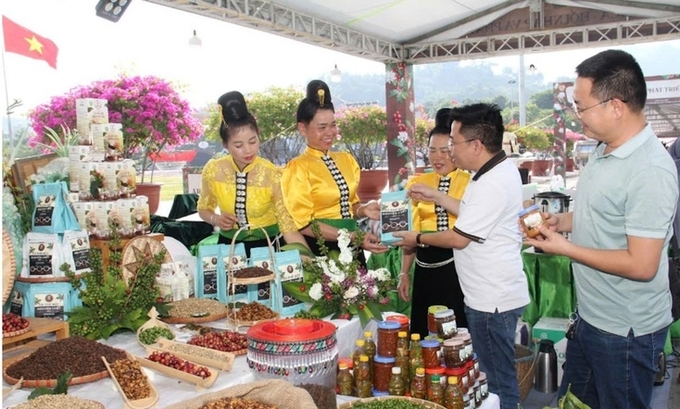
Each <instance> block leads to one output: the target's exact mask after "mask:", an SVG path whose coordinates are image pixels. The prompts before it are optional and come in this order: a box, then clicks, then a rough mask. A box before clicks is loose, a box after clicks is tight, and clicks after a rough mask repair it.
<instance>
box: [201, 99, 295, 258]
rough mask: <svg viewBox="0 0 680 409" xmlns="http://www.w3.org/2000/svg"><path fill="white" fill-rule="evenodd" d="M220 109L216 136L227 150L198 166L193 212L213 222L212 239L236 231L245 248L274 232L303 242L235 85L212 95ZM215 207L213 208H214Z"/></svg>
mask: <svg viewBox="0 0 680 409" xmlns="http://www.w3.org/2000/svg"><path fill="white" fill-rule="evenodd" d="M218 103H219V105H220V113H221V123H220V137H221V138H222V143H223V145H224V147H225V148H226V149H227V150H228V151H229V155H227V156H224V157H221V158H218V159H212V160H210V161H209V162H208V163H207V164H206V165H205V167H204V168H203V174H202V177H201V178H202V180H201V194H200V198H199V200H198V205H197V208H198V214H199V216H200V217H201V219H203V220H204V221H206V222H208V223H210V224H212V225H213V226H216V227H219V229H220V232H219V241H218V243H225V244H230V243H231V240H232V238H233V237H234V234H235V233H236V231H237V230H238V229H239V228H240V227H243V226H246V225H247V226H249V227H248V229H247V230H246V231H243V232H241V233H240V234H239V235H238V237H237V242H243V243H244V245H245V247H246V252H247V254H248V256H250V249H251V248H254V247H264V246H266V245H267V239H266V238H265V237H264V233H263V232H262V230H260V227H261V228H264V230H265V231H266V232H267V234H268V235H269V237H270V238H271V239H272V240H276V239H277V238H279V236H280V233H281V234H282V235H283V239H284V240H285V242H286V243H294V242H297V243H302V244H304V243H305V240H304V238H303V237H302V235H301V234H300V232H299V231H298V229H297V227H296V225H295V223H294V222H293V219H292V218H291V217H290V214H289V213H288V211H287V210H286V208H285V206H284V204H283V197H282V193H281V186H280V177H281V170H280V169H279V168H277V167H276V166H274V164H272V163H271V162H269V161H268V160H266V159H264V158H261V157H259V156H258V151H259V149H260V138H259V129H258V127H257V121H256V120H255V118H254V117H253V115H252V114H251V113H250V112H248V108H247V106H246V101H245V98H243V95H242V94H241V93H240V92H238V91H232V92H228V93H226V94H224V95H222V96H221V97H220V98H219V99H218ZM217 208H219V212H216V209H217Z"/></svg>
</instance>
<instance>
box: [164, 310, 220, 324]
mask: <svg viewBox="0 0 680 409" xmlns="http://www.w3.org/2000/svg"><path fill="white" fill-rule="evenodd" d="M228 315H229V310H227V309H226V308H225V309H224V313H222V314H210V315H207V316H205V317H158V319H160V320H161V321H163V322H167V323H168V324H203V323H206V322H213V321H219V320H222V319H225V318H227V316H228Z"/></svg>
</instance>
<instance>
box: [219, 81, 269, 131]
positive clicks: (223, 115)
mask: <svg viewBox="0 0 680 409" xmlns="http://www.w3.org/2000/svg"><path fill="white" fill-rule="evenodd" d="M217 103H218V104H220V138H222V142H224V143H227V142H228V141H229V137H230V136H231V135H232V133H233V132H234V130H235V129H240V128H243V127H244V126H250V127H252V128H253V129H254V130H255V132H256V133H257V134H258V135H259V133H260V129H259V128H258V127H257V121H256V120H255V117H254V116H253V115H252V114H251V113H250V112H248V105H246V99H245V98H244V97H243V94H241V93H240V92H238V91H231V92H227V93H226V94H222V96H221V97H219V98H218V99H217Z"/></svg>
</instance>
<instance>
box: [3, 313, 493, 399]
mask: <svg viewBox="0 0 680 409" xmlns="http://www.w3.org/2000/svg"><path fill="white" fill-rule="evenodd" d="M387 315H389V313H387ZM331 322H333V323H334V324H335V325H336V326H337V328H338V330H337V338H338V351H339V352H338V354H339V355H338V356H339V357H349V356H351V355H352V351H353V350H354V341H355V340H357V339H359V338H360V337H363V331H364V329H362V328H361V324H360V322H359V319H358V318H354V319H352V320H351V321H348V320H332V321H331ZM207 325H210V326H213V327H216V328H227V327H226V326H225V325H226V324H225V323H224V322H215V323H210V324H207ZM376 328H377V325H376V322H375V321H371V322H370V323H369V324H368V325H367V326H366V330H370V331H373V333H374V336H375V330H376ZM175 332H176V333H179V331H175ZM178 340H187V337H186V336H184V338H179V337H178ZM101 342H103V343H104V344H107V345H110V346H112V347H116V348H120V349H123V350H125V351H128V352H129V353H131V354H133V355H135V356H146V353H145V350H144V348H143V347H142V346H141V345H140V344H139V343H138V342H137V337H136V336H135V334H133V333H131V332H127V333H122V334H116V335H114V336H112V337H111V338H109V339H108V340H104V341H101ZM145 370H146V372H147V374H148V375H149V378H150V379H151V382H153V384H154V386H155V387H156V389H157V390H158V394H159V400H158V403H157V404H156V405H155V406H154V408H164V407H166V406H169V405H171V404H174V403H177V402H181V401H184V400H187V399H191V398H195V397H196V396H197V394H201V393H203V392H215V391H219V390H221V389H224V388H228V387H230V386H234V385H238V384H242V383H247V382H252V381H254V380H256V379H255V376H254V375H253V373H252V372H251V371H250V369H249V368H248V365H247V364H246V358H245V355H244V356H238V357H236V359H235V360H234V365H233V367H232V368H231V371H229V372H220V374H219V376H218V377H217V380H216V381H215V383H214V384H213V386H212V387H210V389H207V390H206V389H204V390H197V389H196V387H195V386H194V385H193V384H189V383H186V382H181V381H178V380H177V379H176V378H170V377H167V376H165V375H161V374H158V373H156V372H153V371H151V370H148V369H145ZM9 386H10V385H8V384H7V383H6V382H4V381H3V387H9ZM31 391H32V389H19V390H17V391H14V392H13V393H12V394H11V395H10V396H9V397H7V399H3V401H2V404H3V407H4V408H7V407H11V406H13V405H16V404H18V403H22V402H25V401H26V399H27V398H28V395H29V394H30V392H31ZM68 393H69V394H71V395H74V396H78V397H81V398H84V399H92V400H95V401H98V402H101V403H103V404H104V406H105V407H106V409H117V408H123V406H124V404H123V398H122V397H121V396H120V394H119V393H118V391H117V390H116V389H115V386H114V385H113V381H112V380H111V379H110V378H105V379H102V380H100V381H97V382H92V383H86V384H83V385H74V386H69V389H68ZM348 399H350V398H349V397H343V396H339V397H338V403H342V402H345V401H347V400H348ZM481 408H482V409H496V408H500V401H499V400H498V396H496V395H493V394H489V398H487V399H486V400H485V401H484V404H483V405H482V406H481Z"/></svg>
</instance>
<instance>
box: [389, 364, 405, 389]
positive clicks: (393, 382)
mask: <svg viewBox="0 0 680 409" xmlns="http://www.w3.org/2000/svg"><path fill="white" fill-rule="evenodd" d="M387 390H388V391H389V393H390V395H394V396H404V395H405V394H406V385H405V384H404V378H403V377H402V376H401V368H399V367H397V366H395V367H394V368H392V377H391V378H390V382H389V383H388V384H387Z"/></svg>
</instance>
